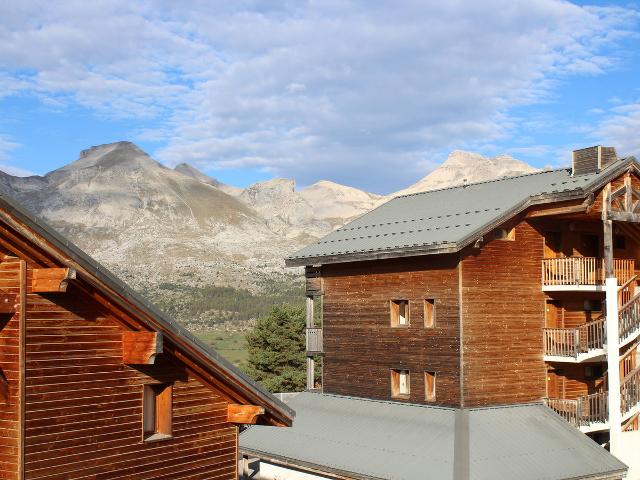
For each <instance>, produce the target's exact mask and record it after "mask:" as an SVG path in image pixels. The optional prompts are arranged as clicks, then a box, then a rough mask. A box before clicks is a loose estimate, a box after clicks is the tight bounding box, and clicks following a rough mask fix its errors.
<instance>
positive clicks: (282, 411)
mask: <svg viewBox="0 0 640 480" xmlns="http://www.w3.org/2000/svg"><path fill="white" fill-rule="evenodd" d="M0 207H2V210H0V218H1V219H2V220H3V221H4V222H5V223H7V224H8V225H9V226H11V227H12V228H14V229H16V230H17V231H19V232H20V233H21V235H23V236H25V238H31V239H32V240H34V241H35V240H37V239H36V238H34V237H33V235H30V234H29V232H28V231H25V228H26V229H30V230H32V231H33V232H34V233H35V234H36V235H37V236H39V237H41V238H42V239H44V240H45V241H46V242H48V243H49V244H50V246H49V245H43V244H41V245H40V247H41V248H43V250H45V251H46V252H47V254H48V255H50V256H52V257H53V258H54V259H55V260H56V261H58V262H60V264H62V265H68V264H69V261H71V262H73V263H74V264H75V265H68V266H70V267H74V268H76V270H77V271H78V273H79V278H82V279H84V280H86V281H88V283H89V284H92V285H94V286H95V287H96V288H99V289H100V290H101V291H104V292H105V293H106V294H107V295H108V296H109V298H110V300H112V301H114V302H115V303H116V304H118V305H119V306H121V307H122V308H124V309H125V310H126V311H131V306H133V307H134V308H135V309H137V310H138V311H139V312H140V313H142V314H143V315H144V316H145V317H147V319H148V320H151V321H152V322H153V323H157V325H156V327H159V329H160V330H161V331H162V333H163V334H164V335H166V336H167V339H168V340H169V341H170V342H172V343H173V344H174V345H176V346H177V347H179V348H181V349H183V350H184V351H185V353H186V354H187V355H188V356H191V357H192V358H193V359H194V360H196V362H197V363H198V364H200V365H201V366H202V367H204V368H205V369H209V370H213V371H214V372H215V373H216V374H217V375H219V376H220V377H221V378H223V379H225V378H226V379H228V380H231V381H233V382H235V383H233V385H236V386H237V387H240V388H236V390H237V392H236V394H237V395H238V396H239V397H241V398H245V399H247V400H248V401H252V402H254V403H256V404H258V405H261V406H264V407H265V410H266V418H269V419H270V422H271V423H273V424H274V425H284V426H291V425H292V424H293V418H294V417H295V412H294V411H293V410H292V409H291V408H290V407H289V406H288V405H286V404H285V403H283V402H281V401H280V400H278V399H277V398H276V397H274V396H273V395H271V393H269V392H268V391H266V390H265V389H264V388H263V387H262V386H260V385H259V384H257V383H256V382H254V381H253V380H251V379H249V378H247V377H246V376H245V375H244V374H243V373H242V372H240V371H239V370H237V369H236V367H234V366H233V365H231V364H230V363H229V362H228V361H227V360H226V359H225V358H223V357H221V356H220V355H219V354H218V353H217V352H215V351H214V350H212V349H210V348H208V347H207V346H206V345H204V344H202V342H201V341H200V340H198V339H197V338H196V337H194V336H193V335H192V334H191V333H190V332H189V331H188V330H187V329H186V328H184V327H182V326H181V325H179V324H177V323H175V322H174V321H172V320H171V319H169V318H168V317H166V316H165V315H164V314H163V313H162V312H161V311H159V310H158V309H157V308H156V307H155V306H154V305H153V304H152V303H151V302H149V301H148V300H146V299H144V298H143V297H141V296H140V295H139V294H137V293H136V292H134V291H133V290H132V289H131V288H130V287H128V286H127V285H126V284H125V283H124V282H122V281H121V280H120V279H118V278H117V277H116V276H115V275H113V274H112V273H111V272H109V271H108V270H107V269H106V268H105V267H103V266H102V265H100V264H99V263H98V262H97V261H96V260H94V259H93V258H91V257H90V256H89V255H87V254H86V253H85V252H83V251H82V250H81V249H80V248H79V247H77V246H76V245H75V244H73V243H72V242H71V241H70V240H68V239H67V238H65V237H64V236H62V235H60V234H59V233H58V232H57V231H56V230H55V229H54V228H53V227H51V226H50V225H48V224H47V223H46V222H44V221H43V220H42V219H40V218H38V217H36V216H35V215H33V214H31V213H29V212H27V211H25V210H24V209H23V208H22V207H20V206H18V205H17V204H16V203H15V201H13V200H12V199H10V198H9V197H8V196H7V195H6V194H2V195H1V196H0ZM5 212H6V213H5ZM40 243H41V242H40ZM92 280H93V281H92ZM118 292H120V293H118ZM127 302H129V303H130V304H131V305H127ZM136 313H138V312H136Z"/></svg>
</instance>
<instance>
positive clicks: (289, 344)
mask: <svg viewBox="0 0 640 480" xmlns="http://www.w3.org/2000/svg"><path fill="white" fill-rule="evenodd" d="M304 329H305V310H304V307H298V306H293V305H282V306H276V307H273V309H272V310H271V312H270V313H269V314H268V315H266V316H263V317H261V318H260V319H258V321H257V323H256V326H255V328H254V329H253V331H251V332H250V333H249V334H248V335H247V344H248V345H249V365H248V367H247V369H246V370H247V373H248V374H249V375H251V376H252V377H253V378H254V379H256V380H257V381H259V382H260V383H262V385H264V386H265V388H267V389H268V390H269V391H271V392H299V391H301V390H304V388H305V385H306V371H305V368H306V357H305V333H304Z"/></svg>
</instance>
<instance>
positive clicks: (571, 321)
mask: <svg viewBox="0 0 640 480" xmlns="http://www.w3.org/2000/svg"><path fill="white" fill-rule="evenodd" d="M587 153H589V152H587ZM591 153H594V152H591ZM596 153H597V152H596ZM603 155H604V156H605V157H607V156H610V154H609V152H608V151H606V150H605V151H604V153H603ZM594 158H597V157H594ZM603 158H604V157H603ZM591 160H593V159H591ZM591 160H588V159H587V160H585V162H587V163H588V161H591ZM601 161H602V165H603V168H604V167H605V166H606V163H610V159H609V158H608V157H607V159H606V161H605V160H602V159H601ZM580 168H588V166H587V165H586V163H585V165H581V166H580ZM607 202H609V203H610V204H611V205H612V206H611V207H610V211H606V209H605V212H604V213H603V208H605V205H607ZM635 211H640V177H639V176H638V170H637V168H635V167H634V166H631V167H629V168H628V169H627V170H626V171H623V172H621V173H620V174H619V175H618V176H617V177H614V178H611V179H609V180H608V183H607V184H606V185H604V186H603V187H601V188H600V189H599V190H597V191H595V192H594V193H592V194H589V195H588V196H587V197H586V198H576V199H572V200H570V201H567V200H564V199H562V197H560V198H559V200H558V201H556V202H554V201H548V202H547V203H544V204H540V205H535V206H531V207H530V208H528V209H525V210H523V211H520V212H518V213H517V214H515V215H514V216H512V217H511V218H510V219H508V220H507V221H506V222H505V223H502V224H500V225H496V226H495V227H494V231H491V232H488V233H485V234H484V235H483V236H482V237H480V238H478V240H477V241H476V242H475V243H474V244H473V245H469V246H466V247H464V248H463V249H461V250H460V251H459V252H458V253H439V254H438V253H435V254H431V255H416V256H409V257H406V256H405V257H398V258H380V259H376V260H367V261H362V260H353V261H348V260H345V261H344V262H336V258H335V257H331V258H330V261H329V262H327V263H326V264H323V263H322V262H321V261H319V262H317V263H316V262H314V265H313V266H312V267H311V266H309V267H307V268H308V269H309V270H312V271H313V275H312V277H313V289H314V291H315V292H316V293H314V295H318V294H321V295H322V303H323V306H324V307H323V318H322V321H321V323H322V336H323V342H324V344H323V348H322V352H323V355H324V358H323V365H324V370H323V378H322V388H323V391H324V392H325V393H335V394H342V395H352V396H357V397H368V398H377V399H386V400H397V401H407V402H412V403H427V404H429V403H435V404H438V405H443V406H464V407H477V406H484V405H501V404H516V403H527V402H540V401H547V402H548V404H549V405H553V406H554V407H553V408H556V409H557V411H558V413H561V414H562V415H565V416H566V417H567V418H568V419H569V420H570V421H574V422H575V423H576V425H577V426H581V427H583V428H584V429H585V430H584V431H590V432H591V431H596V430H597V429H598V428H599V429H601V430H606V429H607V428H608V426H607V421H608V420H607V413H606V412H607V395H608V390H607V389H608V382H607V363H606V351H605V347H606V338H605V285H604V284H605V278H606V277H611V276H616V277H617V281H618V306H619V309H620V319H619V322H620V328H621V331H620V337H619V341H620V354H619V355H620V358H621V360H620V362H621V363H620V379H621V382H622V384H621V385H622V386H621V389H622V390H621V391H622V397H623V404H624V405H623V407H622V414H623V417H622V418H623V422H629V423H628V425H626V426H624V428H626V429H629V428H632V427H633V425H637V413H636V414H634V411H635V410H638V409H639V407H640V396H639V395H638V393H639V392H640V370H638V368H637V367H638V359H637V345H638V341H640V338H639V337H638V332H639V331H640V295H639V290H638V285H637V284H638V274H640V214H636V213H634V212H635ZM618 212H620V213H618ZM605 216H610V217H612V218H614V220H615V219H617V220H616V221H614V225H613V227H612V228H611V231H610V232H608V231H607V229H606V222H605V227H604V228H603V218H604V217H605ZM608 251H609V252H611V257H609V258H612V261H611V263H610V265H611V267H610V268H611V273H608V272H607V271H606V269H607V268H609V267H608V266H607V255H608V253H607V252H608ZM318 278H320V280H318ZM318 292H320V293H318ZM425 299H433V301H434V303H433V305H434V307H435V308H434V311H435V315H434V318H435V325H434V327H433V328H425V322H424V315H425V311H426V309H425V307H424V300H425ZM399 301H408V302H409V321H408V325H399V324H398V322H397V321H394V316H395V317H397V316H398V313H397V312H394V310H393V308H394V305H395V308H396V309H397V308H398V306H397V305H398V302H399ZM625 315H626V317H625ZM625 328H626V329H627V330H625ZM549 345H551V346H552V347H553V348H551V349H550V347H549ZM405 370H408V371H409V372H410V393H409V395H406V396H402V397H399V396H397V395H396V396H394V395H393V390H394V388H392V387H393V386H392V385H391V382H392V380H391V378H392V375H390V372H391V371H405ZM425 372H430V373H431V374H435V376H433V375H430V376H426V375H425ZM617 374H618V372H616V375H617ZM427 378H428V379H429V380H428V382H429V383H432V382H433V383H435V398H433V397H431V396H429V395H427V394H426V391H427V385H425V383H426V382H427V380H426V379H427ZM625 395H626V397H625ZM625 398H629V399H630V400H628V401H627V400H625ZM625 402H627V403H626V404H625ZM558 405H560V406H561V407H557V406H558ZM561 408H566V410H561ZM571 409H573V410H572V411H571ZM628 418H631V420H628ZM634 422H635V423H634Z"/></svg>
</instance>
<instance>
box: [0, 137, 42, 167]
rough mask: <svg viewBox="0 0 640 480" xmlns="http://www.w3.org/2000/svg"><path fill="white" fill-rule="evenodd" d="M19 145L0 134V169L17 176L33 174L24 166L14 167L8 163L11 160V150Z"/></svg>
mask: <svg viewBox="0 0 640 480" xmlns="http://www.w3.org/2000/svg"><path fill="white" fill-rule="evenodd" d="M18 147H20V144H18V143H16V142H12V141H10V140H8V139H6V138H4V137H2V136H0V170H1V171H3V172H5V173H8V174H10V175H16V176H18V177H28V176H30V175H35V174H34V173H33V172H31V171H30V170H27V169H25V168H21V167H16V166H14V165H11V164H10V163H8V162H9V161H10V160H11V151H13V150H15V149H16V148H18Z"/></svg>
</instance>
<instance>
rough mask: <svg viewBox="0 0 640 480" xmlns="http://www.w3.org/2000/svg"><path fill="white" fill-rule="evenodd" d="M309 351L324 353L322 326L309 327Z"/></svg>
mask: <svg viewBox="0 0 640 480" xmlns="http://www.w3.org/2000/svg"><path fill="white" fill-rule="evenodd" d="M307 353H322V329H321V328H307Z"/></svg>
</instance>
